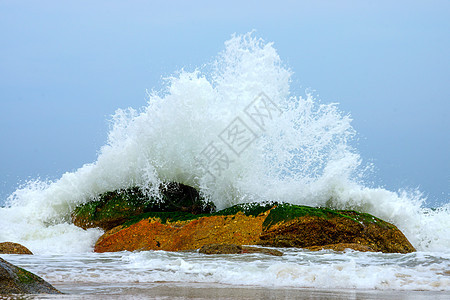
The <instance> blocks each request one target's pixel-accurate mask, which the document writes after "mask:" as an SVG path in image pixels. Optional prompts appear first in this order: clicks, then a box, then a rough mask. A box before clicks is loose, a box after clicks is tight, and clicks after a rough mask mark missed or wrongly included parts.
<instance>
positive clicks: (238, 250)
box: [198, 244, 283, 256]
mask: <svg viewBox="0 0 450 300" xmlns="http://www.w3.org/2000/svg"><path fill="white" fill-rule="evenodd" d="M198 252H199V253H202V254H243V253H263V254H268V255H274V256H282V255H283V253H282V252H281V251H278V250H274V249H267V248H260V247H249V246H240V245H235V244H209V245H204V246H202V247H201V248H200V249H199V250H198Z"/></svg>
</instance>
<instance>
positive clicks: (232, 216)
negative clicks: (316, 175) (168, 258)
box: [75, 186, 415, 253]
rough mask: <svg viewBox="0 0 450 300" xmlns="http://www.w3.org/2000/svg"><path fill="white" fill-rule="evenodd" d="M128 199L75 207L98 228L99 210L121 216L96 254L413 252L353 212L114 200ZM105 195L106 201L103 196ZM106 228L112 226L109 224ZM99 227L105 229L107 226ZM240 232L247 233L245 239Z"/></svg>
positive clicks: (390, 230)
mask: <svg viewBox="0 0 450 300" xmlns="http://www.w3.org/2000/svg"><path fill="white" fill-rule="evenodd" d="M191 189H192V188H191ZM186 192H188V193H192V191H191V190H190V189H189V187H186V186H183V187H182V189H181V190H180V191H178V194H176V193H172V194H171V195H170V196H171V197H172V198H171V199H175V198H176V197H180V196H182V195H183V193H186ZM116 193H117V192H116ZM107 195H109V194H107ZM124 195H125V196H124ZM129 195H130V192H129V191H128V192H127V193H125V194H120V197H119V196H116V197H113V199H112V201H111V200H110V201H106V203H105V204H104V206H101V207H98V206H97V207H96V210H95V211H92V207H91V206H90V205H92V204H89V203H88V204H86V205H85V206H81V207H79V208H78V212H80V211H83V210H84V209H86V207H87V210H88V211H89V210H90V211H91V214H90V215H89V217H90V220H91V221H92V220H94V221H95V222H97V223H92V224H91V225H92V226H95V225H96V224H97V226H98V227H101V226H99V225H98V224H102V222H103V223H104V222H105V220H102V217H103V215H102V210H104V211H107V212H108V213H107V214H106V217H104V218H105V219H106V221H108V222H111V219H114V218H112V217H111V216H117V215H116V214H119V215H120V214H122V215H120V218H116V219H114V220H115V222H116V224H118V223H120V222H121V224H120V225H121V226H118V227H115V228H113V229H111V230H109V231H107V232H106V233H105V234H104V235H103V236H102V237H101V238H100V239H99V241H97V243H96V246H95V251H98V252H105V251H122V250H129V251H133V250H167V251H179V250H193V249H196V247H200V246H201V245H204V244H205V243H210V244H220V243H229V244H247V245H262V246H272V247H299V248H310V249H315V250H317V249H321V248H320V247H323V246H327V245H329V247H327V248H328V249H343V248H342V247H344V245H346V247H347V246H348V247H350V248H352V249H355V250H360V251H381V252H389V253H408V252H413V251H415V249H414V247H413V246H412V245H411V244H410V243H409V241H408V240H407V239H406V237H405V236H404V235H403V234H402V233H401V232H400V230H398V229H397V228H396V227H395V226H394V225H392V224H390V223H387V222H385V221H383V220H381V219H379V218H376V217H374V216H372V215H370V214H366V213H359V212H356V211H350V210H333V209H329V208H316V207H309V206H302V205H292V204H289V203H277V202H263V203H258V202H254V203H244V204H237V205H234V206H232V207H229V208H226V209H223V210H221V211H217V212H212V211H213V209H212V206H209V207H207V209H206V211H205V210H204V211H199V210H195V209H186V208H185V207H186V206H183V205H179V206H177V207H178V210H176V209H177V207H176V206H174V205H172V204H171V203H173V201H175V200H170V201H169V204H168V206H167V207H164V206H162V205H163V204H158V205H159V206H158V205H155V203H152V202H150V204H148V203H149V202H145V201H141V200H140V198H138V199H134V200H133V201H134V202H133V201H128V200H127V199H125V200H126V202H127V203H126V205H124V206H120V204H119V203H118V201H117V199H122V200H121V201H123V198H121V197H129ZM103 197H105V198H106V196H105V195H104V196H103ZM182 197H184V196H182ZM190 197H191V199H196V200H194V201H191V202H189V203H191V204H192V203H194V205H193V206H195V205H196V203H198V202H196V201H200V200H198V199H200V198H199V197H197V195H195V193H194V197H192V196H190ZM185 198H186V197H184V198H183V199H185ZM144 200H145V199H144ZM183 201H185V200H182V202H183ZM202 201H203V200H202ZM108 202H109V204H108ZM202 203H203V205H204V204H205V202H202ZM133 205H134V206H133ZM143 205H144V207H142V206H143ZM193 206H191V208H192V207H193ZM203 207H205V206H203ZM180 208H181V209H180ZM124 211H125V212H126V213H125V214H124ZM124 215H126V217H124ZM92 216H94V218H92ZM119 221H120V222H119ZM252 222H253V223H254V224H252ZM75 224H76V225H78V224H77V223H75ZM108 227H109V228H111V223H110V224H109V226H108ZM102 228H104V229H106V228H107V226H103V227H102ZM202 231H203V232H202ZM206 231H208V232H206ZM239 231H241V232H245V238H243V236H242V235H241V234H239ZM136 237H139V238H138V239H136ZM197 239H198V240H197ZM333 245H340V246H333ZM325 248H326V247H325ZM197 249H198V248H197Z"/></svg>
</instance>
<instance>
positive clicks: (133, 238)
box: [94, 212, 268, 252]
mask: <svg viewBox="0 0 450 300" xmlns="http://www.w3.org/2000/svg"><path fill="white" fill-rule="evenodd" d="M267 214H268V212H266V213H263V214H260V215H259V216H256V217H255V216H246V215H245V214H244V213H242V212H238V213H237V214H235V215H228V216H209V217H201V218H199V219H195V220H190V221H176V222H170V221H167V223H166V224H162V223H161V220H159V219H144V220H142V221H140V222H138V223H136V224H133V225H131V226H129V227H118V228H114V229H112V230H111V231H108V232H106V233H105V234H104V235H103V236H101V237H100V239H99V240H98V241H97V243H96V244H95V248H94V251H95V252H115V251H123V250H128V251H134V250H166V251H181V250H195V249H199V248H200V247H201V246H203V245H205V244H244V245H255V244H257V242H259V235H260V234H261V231H262V223H263V222H264V219H265V218H266V216H267Z"/></svg>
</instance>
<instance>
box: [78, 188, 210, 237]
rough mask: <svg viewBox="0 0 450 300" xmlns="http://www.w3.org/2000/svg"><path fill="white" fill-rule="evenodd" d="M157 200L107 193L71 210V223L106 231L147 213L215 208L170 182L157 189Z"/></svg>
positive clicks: (123, 192) (126, 192)
mask: <svg viewBox="0 0 450 300" xmlns="http://www.w3.org/2000/svg"><path fill="white" fill-rule="evenodd" d="M160 192H161V199H156V198H152V197H148V196H147V195H145V194H144V193H143V192H142V191H141V190H140V189H139V188H130V189H126V190H117V191H113V192H107V193H104V194H102V195H100V196H99V199H98V200H93V201H89V202H87V203H85V204H83V205H80V206H78V207H77V208H75V210H74V212H73V213H72V222H73V224H75V225H76V226H78V227H81V228H83V229H87V228H94V227H99V228H102V229H104V230H110V229H112V228H114V227H116V226H118V225H121V224H123V223H125V222H127V221H129V220H131V219H133V218H134V217H135V216H138V215H141V214H143V213H147V212H175V211H180V212H187V213H190V214H203V213H211V212H213V211H214V209H215V207H214V205H213V204H212V203H211V202H206V201H205V200H203V198H201V197H200V195H199V193H198V191H197V190H196V189H194V188H193V187H190V186H187V185H184V184H180V183H175V182H170V183H166V184H162V185H161V186H160Z"/></svg>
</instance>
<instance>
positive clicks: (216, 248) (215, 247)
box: [198, 244, 242, 254]
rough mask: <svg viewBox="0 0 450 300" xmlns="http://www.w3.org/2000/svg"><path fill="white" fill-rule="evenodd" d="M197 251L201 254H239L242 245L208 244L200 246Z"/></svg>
mask: <svg viewBox="0 0 450 300" xmlns="http://www.w3.org/2000/svg"><path fill="white" fill-rule="evenodd" d="M198 252H199V253H202V254H241V253H242V246H238V245H235V244H208V245H204V246H202V247H201V248H200V249H199V250H198Z"/></svg>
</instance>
